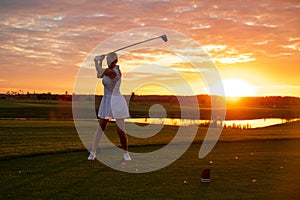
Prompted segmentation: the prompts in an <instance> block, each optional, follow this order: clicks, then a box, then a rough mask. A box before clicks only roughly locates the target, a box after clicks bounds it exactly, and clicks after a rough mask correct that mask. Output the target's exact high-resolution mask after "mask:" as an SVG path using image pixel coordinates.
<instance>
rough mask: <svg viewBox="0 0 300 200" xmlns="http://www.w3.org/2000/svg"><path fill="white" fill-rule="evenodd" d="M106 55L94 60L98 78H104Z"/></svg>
mask: <svg viewBox="0 0 300 200" xmlns="http://www.w3.org/2000/svg"><path fill="white" fill-rule="evenodd" d="M104 58H105V55H101V56H96V57H95V58H94V61H95V68H96V70H97V78H102V77H103V75H104V71H105V70H104V69H103V68H102V61H103V60H104Z"/></svg>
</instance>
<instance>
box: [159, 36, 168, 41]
mask: <svg viewBox="0 0 300 200" xmlns="http://www.w3.org/2000/svg"><path fill="white" fill-rule="evenodd" d="M160 37H161V39H162V40H163V41H164V42H168V38H167V35H162V36H160Z"/></svg>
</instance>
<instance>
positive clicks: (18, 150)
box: [0, 100, 300, 199]
mask: <svg viewBox="0 0 300 200" xmlns="http://www.w3.org/2000/svg"><path fill="white" fill-rule="evenodd" d="M70 106H71V105H70V104H67V103H65V104H57V103H53V102H52V103H49V102H25V103H24V102H10V101H6V100H5V101H1V104H0V107H1V109H2V110H3V112H2V114H1V120H0V139H1V140H0V144H1V153H0V165H1V172H0V173H1V189H0V190H1V193H0V198H1V199H299V197H300V192H299V191H300V186H299V181H300V175H299V168H300V149H299V146H300V122H299V121H293V122H287V123H283V124H278V125H274V126H269V127H264V128H255V129H223V131H222V134H221V136H220V138H219V140H218V142H217V144H216V146H215V147H214V148H213V150H212V151H211V152H210V153H209V154H208V155H207V156H206V157H205V158H203V159H199V157H198V153H199V149H200V147H201V144H202V142H203V139H204V137H205V134H206V132H207V129H208V128H207V127H199V128H198V131H197V135H196V137H195V139H194V141H193V144H192V145H191V146H190V147H189V149H188V150H187V151H186V152H185V153H184V154H183V155H182V156H181V157H180V158H179V159H178V160H176V161H175V162H173V163H172V164H171V165H169V166H167V167H165V168H163V169H160V170H157V171H154V172H149V173H124V172H120V171H117V170H114V169H111V168H110V167H108V166H106V165H104V164H102V163H101V162H99V161H97V160H95V161H88V160H87V156H88V151H87V150H86V149H85V147H84V146H83V145H82V143H81V141H80V138H79V137H78V133H77V131H76V128H75V125H74V122H73V120H71V119H65V118H64V117H63V116H64V113H65V116H68V113H67V111H65V107H68V108H70ZM258 109H261V108H258ZM274 109H276V108H274ZM20 110H21V112H20ZM53 110H54V111H55V112H57V113H59V114H53V112H54V111H53ZM17 111H18V112H17ZM50 111H53V112H50ZM272 112H275V111H274V110H273V111H272ZM294 112H295V113H297V110H296V111H295V110H294ZM298 112H299V110H298ZM24 115H26V116H25V117H24ZM30 115H32V116H35V117H31V116H30ZM54 115H55V116H56V117H55V118H54V117H53V116H54ZM20 116H21V117H20ZM51 117H53V118H51ZM183 128H186V131H188V130H189V127H183ZM177 130H178V126H166V125H165V126H164V127H163V129H162V130H161V131H160V132H159V133H158V134H156V135H155V136H153V137H150V138H146V139H141V138H136V137H132V136H129V137H128V141H129V150H130V151H131V152H132V153H131V155H132V158H133V159H134V158H135V153H140V152H151V151H155V150H157V149H160V148H162V147H163V146H165V145H166V144H168V143H169V142H170V141H171V140H172V138H173V137H174V135H175V134H176V132H177ZM91 134H93V133H91ZM105 134H106V135H107V137H108V138H109V139H110V140H111V141H112V142H113V143H115V144H116V145H117V146H120V144H119V141H118V135H117V134H116V128H115V124H114V122H110V123H109V125H108V127H107V130H106V132H105ZM100 149H101V147H100ZM100 156H101V154H100ZM120 164H121V162H120ZM124 167H126V166H124ZM207 168H209V169H210V171H211V182H210V183H201V181H200V179H201V173H202V171H203V170H204V169H207Z"/></svg>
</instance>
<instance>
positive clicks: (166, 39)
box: [113, 35, 168, 52]
mask: <svg viewBox="0 0 300 200" xmlns="http://www.w3.org/2000/svg"><path fill="white" fill-rule="evenodd" d="M158 38H161V39H162V40H163V41H164V42H167V41H168V38H167V35H161V36H158V37H154V38H151V39H148V40H144V41H141V42H137V43H134V44H131V45H128V46H126V47H122V48H120V49H117V50H114V51H113V52H117V51H120V50H123V49H126V48H129V47H132V46H135V45H138V44H142V43H145V42H149V41H151V40H155V39H158Z"/></svg>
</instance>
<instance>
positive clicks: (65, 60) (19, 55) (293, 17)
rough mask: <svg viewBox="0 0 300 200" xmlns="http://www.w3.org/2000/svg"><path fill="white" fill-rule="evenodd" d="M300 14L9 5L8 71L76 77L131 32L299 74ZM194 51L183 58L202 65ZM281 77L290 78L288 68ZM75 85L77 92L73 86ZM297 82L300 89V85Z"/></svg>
mask: <svg viewBox="0 0 300 200" xmlns="http://www.w3.org/2000/svg"><path fill="white" fill-rule="evenodd" d="M299 8H300V5H299V2H298V1H293V0H278V1H275V0H264V1H250V0H243V1H242V0H232V1H226V2H216V1H209V0H204V1H180V0H173V1H169V0H155V1H153V0H146V1H141V0H136V1H131V0H122V1H117V0H110V1H109V0H101V1H97V0H94V1H91V0H80V1H74V2H73V1H58V0H49V1H38V0H27V1H23V0H2V1H0V12H1V18H0V31H1V36H0V37H1V44H0V59H1V62H2V66H1V67H2V68H5V70H8V71H7V73H10V74H14V73H15V69H16V68H17V67H18V66H22V67H23V68H24V69H27V70H31V71H34V69H36V68H37V66H38V67H43V68H47V69H48V68H49V70H53V69H55V70H56V73H59V72H60V73H62V74H63V73H65V72H66V71H72V72H73V73H76V69H77V68H78V67H76V66H78V65H80V64H79V63H82V62H83V60H84V59H85V58H86V56H87V55H88V54H89V52H91V51H92V50H93V48H95V47H96V46H97V45H98V44H99V43H101V42H102V41H104V40H105V39H107V38H109V37H111V36H113V35H115V34H117V33H120V32H123V31H126V30H129V29H134V28H139V27H164V28H169V29H173V30H177V31H179V32H182V33H183V34H186V35H188V36H190V37H191V38H193V39H194V40H196V41H197V42H199V44H201V45H202V47H203V48H204V49H205V50H207V51H208V53H209V55H210V57H211V58H212V59H214V60H215V61H216V62H217V63H219V64H222V66H223V67H232V64H235V63H243V64H248V63H253V62H259V61H261V63H263V61H262V60H268V61H265V63H268V66H264V69H265V70H268V72H269V73H271V72H272V70H273V69H272V67H271V66H272V65H273V64H274V63H275V64H276V65H278V64H281V65H282V66H283V65H285V64H286V62H287V61H286V60H285V59H288V61H289V63H292V64H291V65H290V66H288V68H289V70H290V71H297V69H296V68H295V66H298V65H297V63H298V64H299V48H300V47H299V45H300V44H299V40H300V39H299V38H300V34H299V28H298V27H299V17H298V15H299ZM170 39H171V40H172V38H170ZM126 42H128V41H122V40H121V38H120V40H119V41H118V42H117V43H114V44H113V45H112V46H113V47H115V46H123V44H125V43H126ZM126 44H127V43H126ZM181 48H182V49H181ZM187 49H188V48H187ZM187 49H184V48H183V47H179V51H181V53H182V52H183V51H186V52H187V51H188V52H187V53H186V54H189V55H191V57H190V58H191V59H195V57H193V56H195V55H194V53H193V51H192V50H187ZM151 54H152V56H153V52H152V53H151ZM155 56H156V57H155ZM155 56H154V58H151V57H150V56H149V57H147V56H146V55H143V57H144V58H143V59H139V58H138V57H139V56H137V55H134V54H132V55H130V56H127V57H126V62H125V64H128V65H131V66H133V65H136V64H143V63H145V62H150V63H151V62H157V59H161V58H158V57H157V56H158V55H155ZM175 61H176V62H175ZM163 62H164V64H167V62H170V61H166V60H165V61H163ZM170 65H172V66H173V67H175V66H176V67H175V68H176V69H177V70H183V68H180V66H181V61H178V60H176V59H175V60H174V62H173V60H172V62H170ZM51 68H52V69H51ZM254 68H255V67H254ZM257 70H258V66H257ZM278 70H281V72H284V70H286V68H284V67H282V68H279V69H278ZM49 73H50V74H51V73H52V71H50V72H49V71H48V73H47V71H45V74H39V75H40V76H43V77H44V79H48V78H49V75H48V74H49ZM284 73H285V72H284ZM279 74H280V73H279ZM294 74H295V73H291V76H293V75H294ZM1 76H2V77H1V78H2V79H5V80H6V79H7V78H6V77H3V75H1ZM74 76H75V75H73V76H72V77H74ZM56 77H57V76H56ZM56 77H54V78H52V79H53V80H52V81H53V84H52V85H55V83H56V82H57V80H55V79H56ZM50 79H51V78H50ZM67 79H68V81H69V85H70V86H69V87H70V88H71V87H72V85H73V80H72V78H71V77H70V78H67ZM278 79H280V77H278ZM7 80H9V79H7ZM294 80H295V81H296V82H297V83H299V80H298V79H294ZM16 81H17V82H16V83H18V84H19V85H22V83H23V82H24V80H23V79H22V76H19V77H18V80H16ZM8 82H9V81H8ZM50 85H51V84H50ZM33 87H34V86H33ZM68 90H70V89H68Z"/></svg>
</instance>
